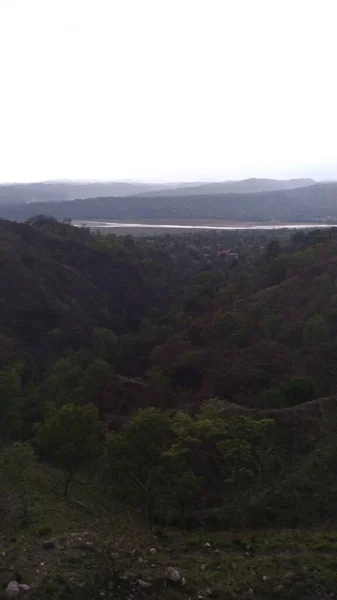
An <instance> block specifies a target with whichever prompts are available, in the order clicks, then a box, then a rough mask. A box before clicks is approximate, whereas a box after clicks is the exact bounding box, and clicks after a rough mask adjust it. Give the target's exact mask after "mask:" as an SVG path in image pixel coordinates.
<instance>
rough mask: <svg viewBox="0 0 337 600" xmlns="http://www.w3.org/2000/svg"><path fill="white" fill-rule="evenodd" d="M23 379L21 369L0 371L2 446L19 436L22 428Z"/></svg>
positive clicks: (9, 368) (0, 432)
mask: <svg viewBox="0 0 337 600" xmlns="http://www.w3.org/2000/svg"><path fill="white" fill-rule="evenodd" d="M21 407H22V396H21V377H20V374H19V369H18V368H16V367H14V366H13V367H8V368H5V369H2V370H1V371H0V445H3V444H5V443H6V442H8V441H9V440H11V439H12V438H13V437H14V436H15V435H17V434H18V432H19V430H20V426H21Z"/></svg>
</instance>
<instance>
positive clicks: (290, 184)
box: [144, 177, 316, 196]
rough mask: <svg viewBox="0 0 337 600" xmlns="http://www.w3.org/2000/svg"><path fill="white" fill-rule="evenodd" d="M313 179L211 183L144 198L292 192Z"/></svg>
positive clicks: (162, 192) (146, 193) (147, 193)
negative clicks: (278, 191)
mask: <svg viewBox="0 0 337 600" xmlns="http://www.w3.org/2000/svg"><path fill="white" fill-rule="evenodd" d="M315 183H316V182H315V181H314V179H310V178H306V179H257V178H255V177H253V178H250V179H243V180H242V181H220V182H212V183H200V185H194V186H193V187H190V186H188V185H186V186H185V187H184V188H183V189H181V187H177V188H176V189H164V190H159V191H154V190H150V191H149V192H145V194H144V195H145V196H185V195H186V196H191V195H199V194H229V193H237V194H240V193H243V194H252V193H254V192H272V191H276V190H292V189H296V188H299V187H305V186H308V185H313V184H315Z"/></svg>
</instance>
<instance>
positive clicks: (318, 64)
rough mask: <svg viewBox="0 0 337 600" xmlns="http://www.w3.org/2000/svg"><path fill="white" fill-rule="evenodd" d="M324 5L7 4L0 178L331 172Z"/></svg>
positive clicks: (224, 0) (224, 1)
mask: <svg viewBox="0 0 337 600" xmlns="http://www.w3.org/2000/svg"><path fill="white" fill-rule="evenodd" d="M336 12H337V7H336V5H335V3H334V2H332V1H331V0H321V2H320V3H318V2H317V0H297V1H296V2H293V0H283V1H282V2H281V1H280V0H275V2H270V0H255V2H251V0H212V2H207V1H206V0H171V1H170V2H169V3H168V2H158V0H142V2H139V0H48V2H46V0H29V2H27V0H2V2H1V3H0V34H1V35H0V51H1V53H2V56H6V60H4V61H3V64H2V69H1V83H2V90H3V93H2V97H1V111H0V125H1V138H0V165H1V167H0V181H1V182H2V183H25V182H42V181H55V180H60V179H63V180H64V179H67V180H85V181H88V180H89V181H130V180H132V181H137V182H141V181H144V182H153V183H164V182H173V183H175V182H177V183H179V182H193V181H227V180H242V179H247V178H251V177H256V178H261V177H263V178H276V179H289V178H301V177H311V178H313V179H315V180H326V179H336V178H337V150H336V145H335V139H336V137H337V120H336V118H335V107H336V100H337V88H336V86H335V81H334V76H333V73H334V70H335V65H334V57H335V55H336V49H337V40H336V36H335V31H334V29H335V22H336V16H337V15H336Z"/></svg>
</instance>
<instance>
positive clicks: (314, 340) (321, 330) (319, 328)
mask: <svg viewBox="0 0 337 600" xmlns="http://www.w3.org/2000/svg"><path fill="white" fill-rule="evenodd" d="M329 333H330V327H329V325H328V324H327V322H326V321H325V319H324V317H323V316H322V315H320V314H319V315H314V316H313V317H311V319H309V320H308V321H307V324H306V326H305V327H304V329H303V339H304V342H305V343H306V344H309V345H312V344H320V343H321V342H325V341H326V340H327V338H328V337H329Z"/></svg>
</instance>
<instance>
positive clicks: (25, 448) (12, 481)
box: [0, 442, 35, 516]
mask: <svg viewBox="0 0 337 600" xmlns="http://www.w3.org/2000/svg"><path fill="white" fill-rule="evenodd" d="M34 459H35V456H34V452H33V450H32V448H31V446H30V445H29V444H27V443H26V444H23V443H21V442H15V443H14V444H12V445H11V446H8V448H6V449H5V450H3V451H2V452H1V453H0V477H1V487H2V489H3V490H5V491H7V492H8V493H10V494H13V493H14V494H16V495H17V496H18V497H19V498H20V502H21V505H22V509H23V514H24V516H25V515H26V514H27V511H28V493H29V482H30V476H31V471H32V467H33V464H34Z"/></svg>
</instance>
